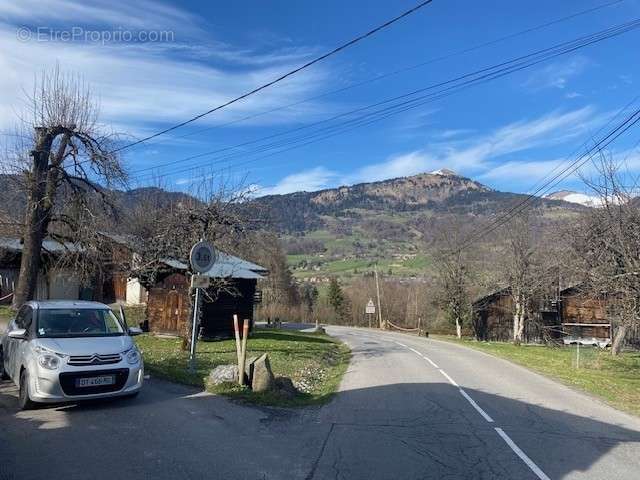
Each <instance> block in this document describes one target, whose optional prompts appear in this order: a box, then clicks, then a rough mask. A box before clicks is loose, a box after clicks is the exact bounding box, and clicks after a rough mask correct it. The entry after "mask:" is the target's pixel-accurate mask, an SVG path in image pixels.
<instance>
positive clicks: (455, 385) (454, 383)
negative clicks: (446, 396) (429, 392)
mask: <svg viewBox="0 0 640 480" xmlns="http://www.w3.org/2000/svg"><path fill="white" fill-rule="evenodd" d="M438 371H439V372H440V373H441V374H442V375H444V376H445V378H446V379H447V380H449V382H451V385H453V386H454V387H458V388H460V385H458V384H457V383H456V381H455V380H454V379H453V378H451V377H450V376H449V375H447V372H445V371H444V370H442V369H440V370H438Z"/></svg>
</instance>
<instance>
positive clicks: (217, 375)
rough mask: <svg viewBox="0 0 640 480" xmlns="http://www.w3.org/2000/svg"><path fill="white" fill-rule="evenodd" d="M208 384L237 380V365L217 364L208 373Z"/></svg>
mask: <svg viewBox="0 0 640 480" xmlns="http://www.w3.org/2000/svg"><path fill="white" fill-rule="evenodd" d="M208 380H209V384H210V385H220V384H221V383H227V382H237V381H238V366H237V365H218V366H217V367H216V368H214V369H213V370H211V372H210V373H209V379H208Z"/></svg>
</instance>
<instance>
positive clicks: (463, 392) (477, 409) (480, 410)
mask: <svg viewBox="0 0 640 480" xmlns="http://www.w3.org/2000/svg"><path fill="white" fill-rule="evenodd" d="M460 393H461V394H462V396H463V397H464V398H466V399H467V401H468V402H469V403H470V404H471V406H472V407H473V408H475V409H476V411H477V412H478V413H479V414H480V415H482V418H484V419H485V420H486V421H487V422H489V423H493V418H491V417H490V416H489V414H488V413H487V412H485V411H484V410H483V409H482V408H480V405H478V404H477V403H476V402H475V400H474V399H473V398H471V397H470V396H469V394H468V393H467V392H465V391H464V390H463V389H462V388H461V389H460Z"/></svg>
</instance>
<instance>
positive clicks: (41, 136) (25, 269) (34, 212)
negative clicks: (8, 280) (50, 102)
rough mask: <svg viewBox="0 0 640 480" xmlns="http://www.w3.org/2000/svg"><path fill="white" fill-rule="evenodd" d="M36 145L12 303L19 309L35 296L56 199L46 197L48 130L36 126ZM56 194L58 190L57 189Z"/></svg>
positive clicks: (49, 149) (49, 142) (48, 150)
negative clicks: (44, 242) (41, 258)
mask: <svg viewBox="0 0 640 480" xmlns="http://www.w3.org/2000/svg"><path fill="white" fill-rule="evenodd" d="M36 134H37V141H36V148H35V150H34V151H33V152H31V155H32V156H33V169H32V170H31V172H30V178H29V180H28V183H27V184H28V195H27V212H26V215H25V225H24V234H23V242H24V243H23V246H22V255H21V259H20V274H19V277H18V285H17V286H16V289H15V291H14V295H13V302H12V306H13V308H15V309H18V308H20V306H22V304H23V303H24V302H26V301H28V300H31V299H33V297H34V294H35V291H36V286H37V282H38V272H39V271H40V254H41V251H42V241H43V240H44V237H45V235H46V233H47V230H48V228H49V221H50V219H51V207H52V204H53V199H51V198H49V199H47V194H48V193H50V188H48V185H47V183H48V180H49V175H47V166H48V163H49V155H50V151H51V143H52V141H53V138H51V136H50V135H48V134H47V132H46V130H45V129H39V128H37V129H36ZM54 193H55V192H54Z"/></svg>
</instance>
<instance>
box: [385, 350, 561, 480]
mask: <svg viewBox="0 0 640 480" xmlns="http://www.w3.org/2000/svg"><path fill="white" fill-rule="evenodd" d="M394 343H396V344H398V345H400V346H402V347H406V348H408V349H409V350H411V351H412V352H413V353H415V354H417V355H419V356H420V357H422V358H424V359H425V360H427V361H428V362H429V363H431V364H432V365H433V366H434V367H435V368H437V369H438V371H439V372H440V373H441V374H442V375H443V376H444V377H445V378H446V379H447V380H449V382H450V383H451V384H452V385H454V386H456V387H458V390H459V391H460V394H461V395H462V396H463V397H464V398H465V399H466V400H467V401H468V402H469V403H470V404H471V406H472V407H473V408H475V410H476V411H477V412H478V413H479V414H480V415H481V416H482V418H484V419H485V420H486V421H487V422H489V423H494V420H493V418H491V416H489V414H488V413H487V412H485V411H484V410H483V409H482V408H481V407H480V405H478V404H477V403H476V402H475V400H474V399H473V398H471V396H470V395H469V394H468V393H467V392H465V391H464V390H463V389H462V387H460V385H458V384H457V383H456V382H455V380H454V379H453V378H451V377H450V376H449V375H448V374H447V372H445V371H444V370H442V369H441V368H439V367H438V366H437V365H436V364H435V363H434V362H433V361H432V360H431V359H430V358H429V357H426V356H425V355H423V354H422V353H420V352H419V351H417V350H415V349H413V348H411V347H408V346H407V345H405V344H403V343H400V342H396V341H395V340H394ZM494 430H495V431H496V433H497V434H498V435H499V436H500V438H502V439H503V440H504V442H505V443H506V444H507V445H508V446H509V448H511V450H513V452H514V453H515V454H516V455H517V456H518V457H520V459H521V460H522V461H523V462H524V463H525V465H526V466H527V467H529V469H530V470H531V471H532V472H533V473H535V474H536V476H537V477H538V478H539V479H540V480H551V479H550V478H549V477H548V476H547V475H546V474H545V473H544V472H543V471H542V470H541V469H540V467H538V465H536V464H535V462H534V461H533V460H531V459H530V458H529V457H528V456H527V454H526V453H524V452H523V451H522V450H521V449H520V447H518V445H516V443H515V442H514V441H513V440H512V439H511V437H509V435H507V434H506V433H505V431H504V430H502V428H499V427H494Z"/></svg>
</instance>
